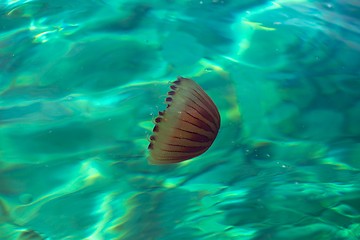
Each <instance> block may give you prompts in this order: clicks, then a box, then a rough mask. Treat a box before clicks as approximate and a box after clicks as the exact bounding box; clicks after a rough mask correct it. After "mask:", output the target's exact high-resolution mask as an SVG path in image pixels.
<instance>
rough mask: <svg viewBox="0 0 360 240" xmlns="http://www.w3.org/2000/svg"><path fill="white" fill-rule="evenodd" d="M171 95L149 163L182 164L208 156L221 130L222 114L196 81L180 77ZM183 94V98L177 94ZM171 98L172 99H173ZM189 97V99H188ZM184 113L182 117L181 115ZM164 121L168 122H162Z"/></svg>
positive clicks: (158, 128) (150, 151)
mask: <svg viewBox="0 0 360 240" xmlns="http://www.w3.org/2000/svg"><path fill="white" fill-rule="evenodd" d="M180 81H181V88H177V87H176V86H175V85H171V86H170V88H171V89H172V90H173V91H169V92H168V97H167V98H166V101H167V102H172V103H171V105H172V106H173V107H171V108H170V104H168V105H167V107H166V110H164V111H163V112H159V117H157V118H156V119H155V122H157V123H158V124H156V125H155V127H154V129H153V136H152V137H150V140H151V143H150V145H149V147H148V148H149V157H148V160H149V163H150V164H171V163H179V162H183V161H186V160H189V159H192V158H194V157H197V156H199V155H201V154H203V153H204V152H206V151H207V150H208V149H209V148H210V146H211V145H212V144H213V142H214V140H215V138H216V136H217V134H218V132H219V128H220V121H221V120H220V114H219V111H218V109H217V107H216V105H215V103H214V102H213V101H212V100H211V98H210V97H209V96H208V95H207V94H206V93H205V91H204V90H203V89H202V88H201V87H200V86H199V85H198V84H197V83H195V82H194V81H193V80H191V79H188V78H182V77H178V79H177V80H175V81H174V82H173V83H174V84H179V83H180ZM178 91H181V92H182V94H176V92H178ZM170 96H171V97H170ZM184 96H186V98H185V97H184ZM179 112H181V114H179ZM162 117H164V118H166V119H168V121H164V122H161V121H160V120H161V118H162Z"/></svg>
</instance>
